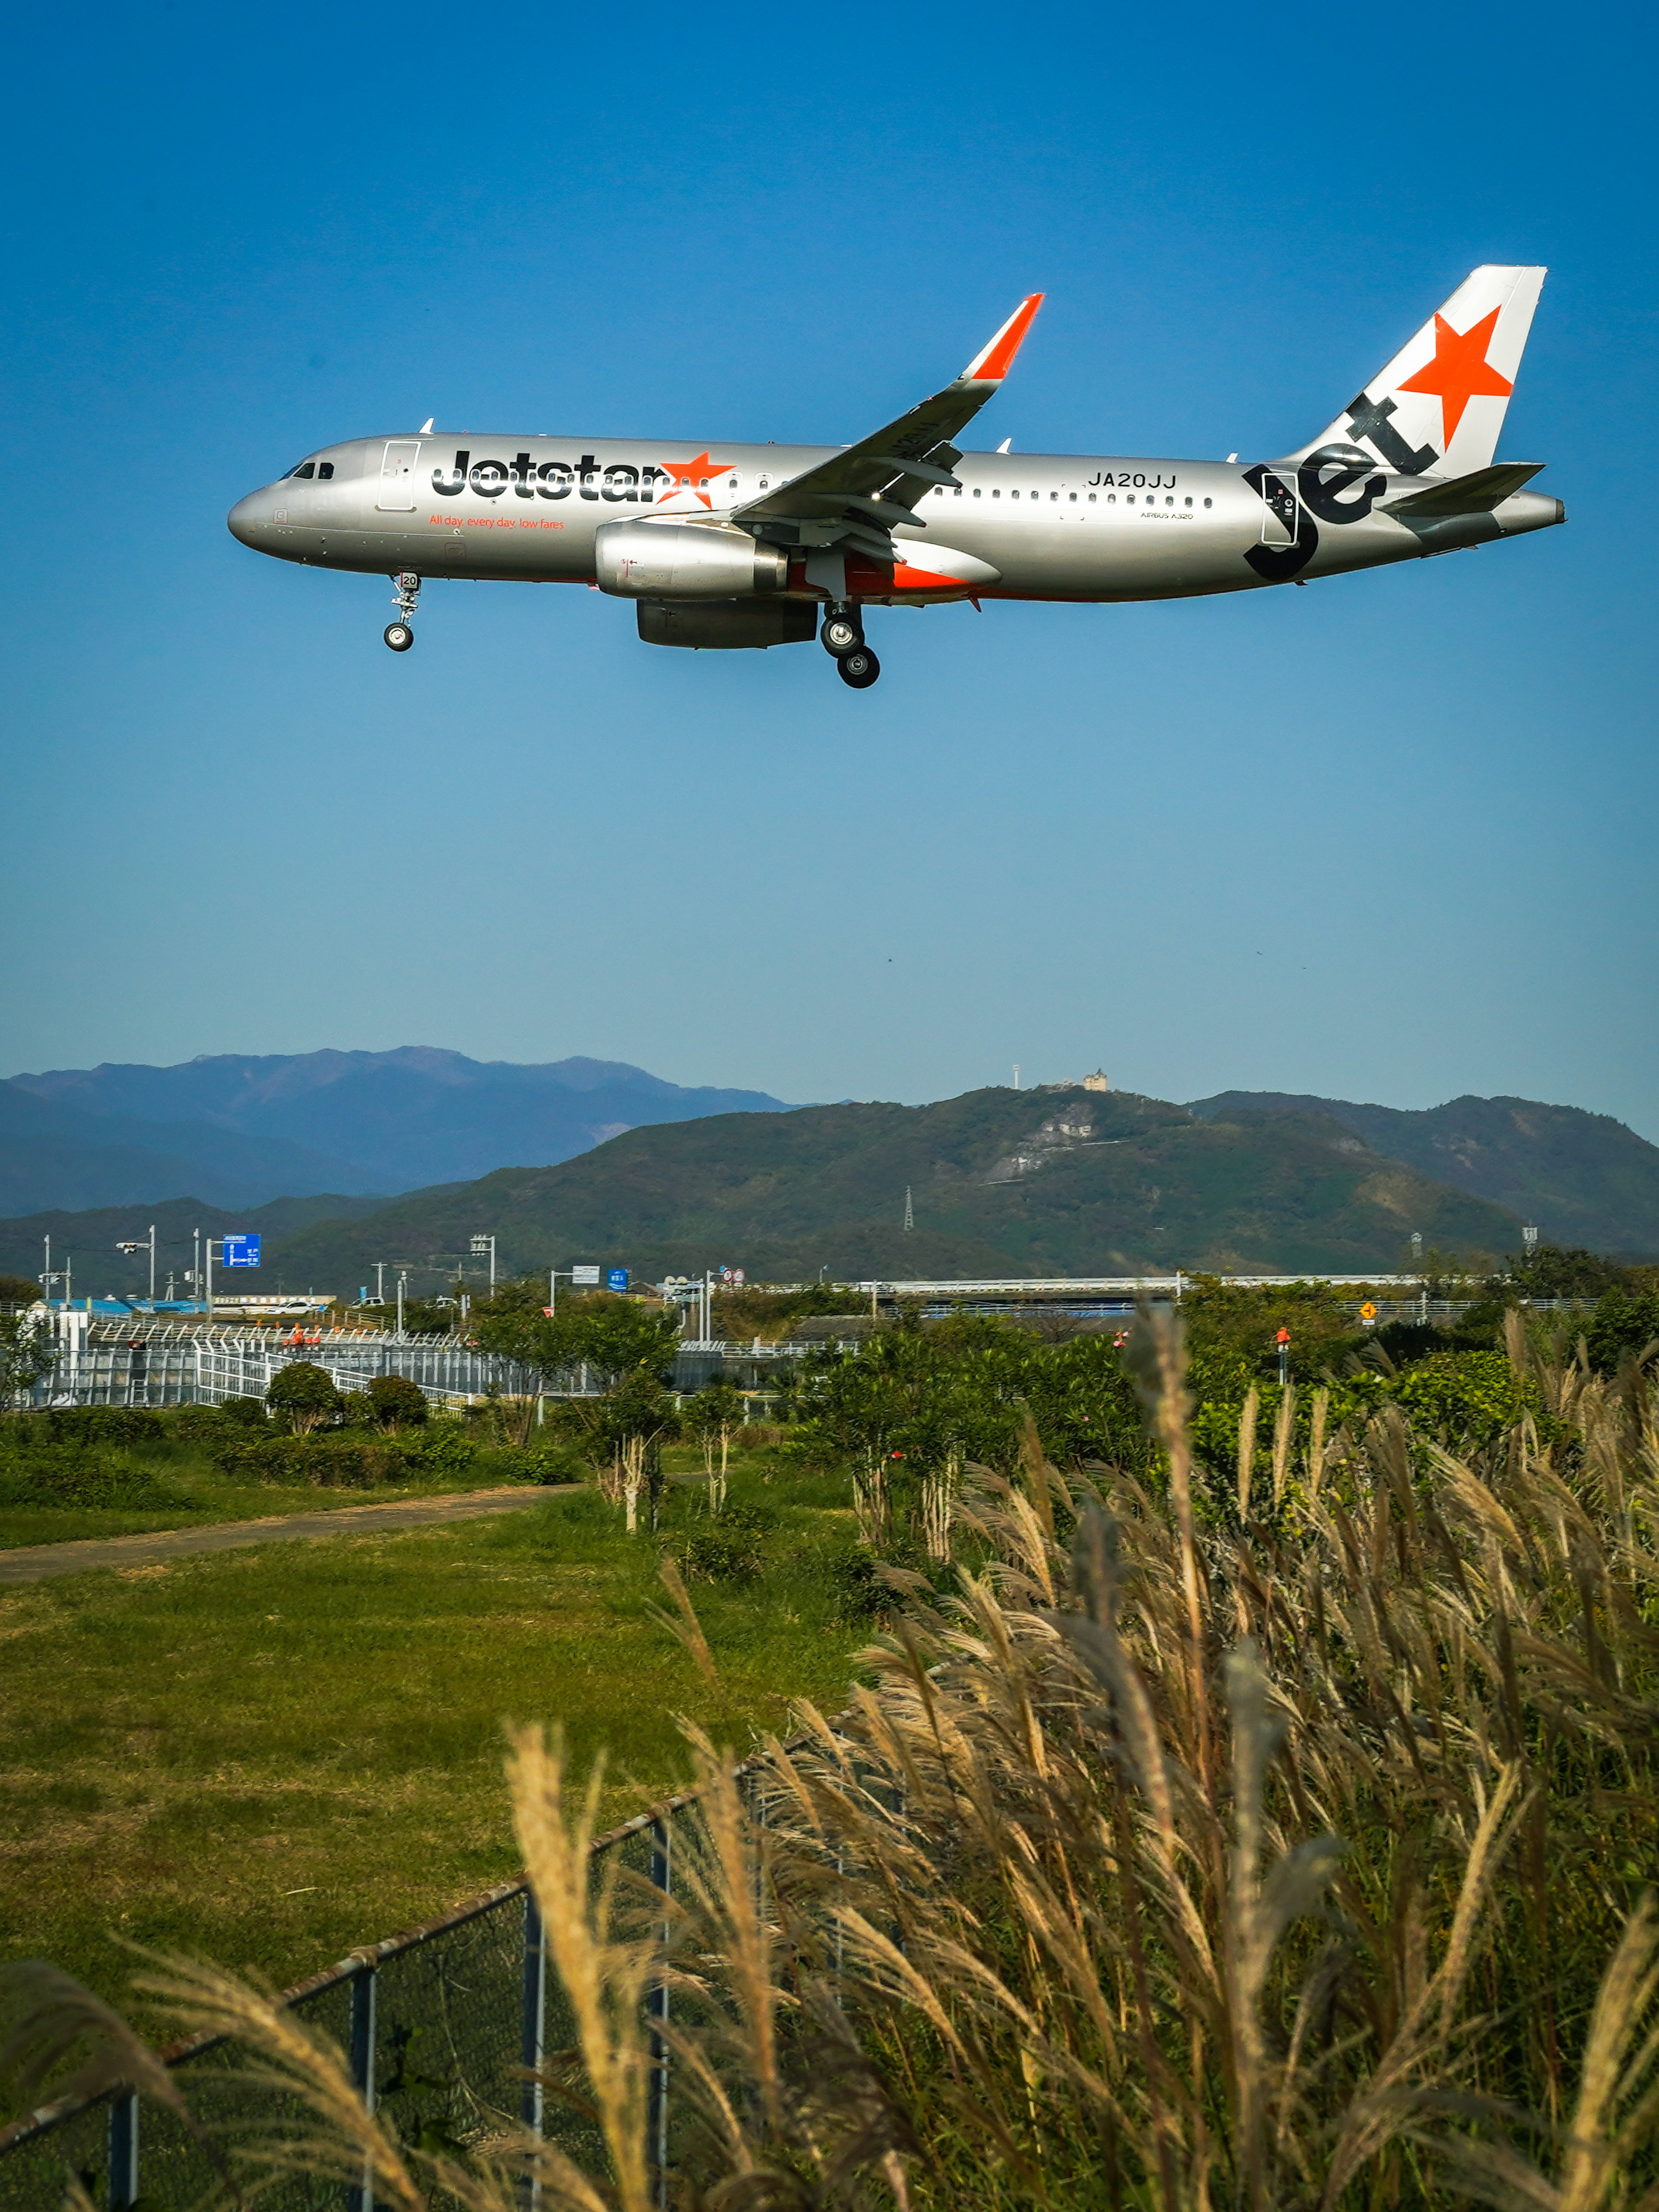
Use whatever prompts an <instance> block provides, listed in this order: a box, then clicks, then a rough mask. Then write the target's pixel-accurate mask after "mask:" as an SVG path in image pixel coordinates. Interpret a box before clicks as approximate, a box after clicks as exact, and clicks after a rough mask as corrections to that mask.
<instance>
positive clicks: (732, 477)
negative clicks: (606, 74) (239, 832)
mask: <svg viewBox="0 0 1659 2212" xmlns="http://www.w3.org/2000/svg"><path fill="white" fill-rule="evenodd" d="M1544 276H1545V271H1544V270H1542V269H1535V268H1497V267H1486V268H1480V269H1477V270H1474V272H1473V273H1472V274H1471V275H1470V276H1468V277H1467V278H1466V279H1465V281H1464V282H1463V283H1462V284H1460V285H1459V287H1458V288H1457V289H1456V291H1455V292H1454V293H1453V294H1452V295H1451V297H1450V299H1449V300H1448V301H1446V303H1445V305H1444V306H1443V307H1441V308H1439V309H1438V310H1437V312H1436V313H1434V314H1433V315H1432V316H1431V318H1430V319H1429V320H1428V321H1427V322H1426V323H1425V324H1424V325H1423V326H1422V328H1421V329H1420V330H1419V331H1417V332H1416V334H1415V335H1414V336H1413V337H1412V338H1410V339H1409V340H1408V341H1407V343H1406V344H1405V345H1404V346H1403V347H1402V348H1401V350H1400V352H1398V353H1397V354H1396V355H1395V356H1394V358H1393V360H1392V361H1390V362H1389V364H1388V366H1387V367H1386V368H1383V370H1381V371H1380V372H1379V374H1377V375H1376V377H1374V378H1373V379H1372V380H1371V381H1370V383H1369V384H1368V385H1366V386H1365V387H1364V390H1363V391H1361V392H1359V393H1358V395H1357V396H1356V397H1355V398H1353V399H1352V400H1350V401H1349V403H1348V404H1347V406H1346V407H1345V408H1344V409H1343V410H1341V412H1340V414H1339V415H1338V416H1337V417H1336V419H1335V421H1334V422H1331V423H1330V424H1329V425H1328V427H1327V428H1325V429H1324V430H1322V432H1321V433H1320V435H1318V437H1316V438H1314V439H1312V440H1310V441H1309V443H1308V444H1307V445H1305V446H1301V447H1297V450H1296V451H1295V452H1294V453H1287V454H1285V455H1284V456H1282V457H1281V458H1280V459H1278V460H1272V461H1254V462H1251V463H1249V464H1248V465H1243V466H1241V465H1239V460H1238V456H1237V453H1230V454H1229V455H1228V456H1227V459H1225V462H1224V461H1191V460H1168V459H1161V460H1160V459H1154V460H1126V459H1122V458H1121V457H1120V456H1116V455H1111V454H1086V455H1082V454H1071V453H1013V452H1012V451H1011V446H1012V441H1011V440H1005V441H1004V442H1003V443H1002V445H1000V447H998V448H997V450H996V452H995V453H964V452H963V451H961V450H959V449H958V447H957V446H956V444H955V443H954V442H953V441H954V440H955V439H957V437H958V436H959V435H961V433H962V432H963V429H965V428H966V427H967V425H968V424H969V422H971V421H972V420H973V418H974V416H975V415H977V414H978V412H979V410H980V409H981V407H982V406H984V404H985V403H986V401H987V399H989V398H992V397H993V396H994V394H995V393H996V392H998V391H999V390H1000V388H1001V386H1002V383H1003V380H1004V379H1005V378H1006V375H1007V374H1008V372H1009V370H1010V369H1011V368H1012V366H1013V362H1014V356H1015V355H1016V354H1017V353H1018V350H1019V348H1020V345H1021V343H1022V342H1023V341H1024V337H1025V334H1026V332H1027V331H1029V330H1030V326H1031V324H1032V322H1033V320H1034V319H1035V318H1036V312H1037V309H1038V308H1039V307H1041V305H1042V297H1043V295H1042V293H1041V292H1033V293H1032V294H1030V296H1029V297H1028V298H1026V299H1024V300H1023V301H1021V302H1020V304H1019V306H1018V307H1017V308H1016V309H1015V310H1014V312H1013V313H1012V315H1011V316H1010V317H1009V318H1008V319H1007V321H1006V323H1004V324H1003V325H1002V327H1001V329H1000V330H999V331H997V333H996V335H995V336H994V337H993V338H992V340H991V342H990V343H989V344H988V345H987V346H986V347H985V348H984V349H982V350H981V352H979V353H978V354H976V355H975V356H974V358H973V360H972V361H970V362H969V364H968V366H967V368H965V369H963V372H962V374H961V375H960V376H959V377H957V380H956V381H955V382H954V383H953V384H949V385H947V386H945V389H944V390H943V391H942V392H936V393H935V394H934V395H933V398H930V399H924V400H923V401H922V402H921V404H920V405H919V406H916V407H913V408H912V409H911V410H910V411H909V413H908V415H902V416H900V417H899V418H898V420H897V421H896V422H890V423H888V424H887V425H886V426H885V427H884V428H882V429H879V430H878V431H876V432H875V433H874V434H873V435H872V436H870V437H867V438H863V439H860V441H859V442H858V443H857V444H856V445H853V446H778V445H764V446H756V445H748V444H744V443H742V442H740V441H737V440H734V439H718V438H716V439H711V440H708V441H705V442H704V443H703V444H702V447H701V450H700V451H699V452H697V453H696V454H693V455H688V452H687V448H688V447H690V444H691V443H692V441H690V440H685V441H672V440H653V439H649V438H620V439H619V438H597V437H595V438H550V437H544V436H537V437H530V436H525V435H512V436H507V437H502V436H498V435H495V434H493V433H491V434H489V435H486V434H484V433H482V432H461V433H459V434H456V435H444V436H442V437H440V436H438V435H435V432H434V429H433V426H432V423H431V422H429V421H428V422H424V423H422V426H421V428H420V429H419V430H418V431H415V432H406V433H400V434H398V435H395V436H382V437H376V438H352V439H348V440H346V441H344V442H343V443H342V444H340V445H337V446H328V447H323V448H322V449H321V450H320V451H319V452H317V453H311V454H309V455H307V458H306V459H304V460H303V461H301V462H299V463H298V464H297V465H295V467H293V468H291V469H290V470H289V471H288V473H287V474H286V475H285V476H283V477H278V479H277V480H276V483H271V484H267V485H266V486H265V487H264V489H263V490H262V491H256V492H252V493H250V495H248V496H247V497H246V499H243V500H240V501H238V502H237V504H236V505H235V506H234V507H233V508H232V509H231V511H230V515H229V518H228V520H229V526H230V529H231V531H232V532H233V534H234V536H235V537H236V538H240V541H241V542H242V544H245V545H249V546H252V547H253V548H254V550H256V551H258V552H261V553H269V554H270V555H272V556H275V557H276V559H278V560H282V561H295V562H300V563H301V564H302V565H304V566H307V567H311V568H343V569H348V570H352V571H356V573H358V574H390V575H391V577H392V581H393V583H394V585H395V586H396V592H395V597H394V601H393V604H394V605H395V606H396V608H397V619H396V620H395V621H394V622H392V623H388V624H387V626H386V631H385V633H384V635H385V638H386V643H387V645H389V646H390V647H392V651H393V652H394V653H407V652H408V650H409V648H410V646H411V645H412V644H413V643H414V641H415V632H414V629H413V627H412V622H413V617H414V615H415V612H416V605H417V594H418V593H419V592H420V590H421V587H422V582H423V581H430V580H432V579H434V578H435V577H441V578H444V579H449V578H453V577H460V578H465V579H467V580H471V581H473V582H509V581H511V582H520V583H576V584H586V585H588V586H590V587H593V588H597V589H598V590H599V591H601V592H607V593H609V594H610V595H611V596H612V597H614V598H617V599H631V600H633V601H634V602H635V606H636V608H637V617H638V623H639V633H640V635H641V638H642V639H643V640H644V641H646V642H647V644H649V645H671V646H683V647H690V648H693V649H701V650H705V651H706V650H709V649H726V648H738V647H758V648H764V647H771V646H775V645H793V644H801V643H808V642H810V641H811V638H812V637H813V635H814V634H815V633H816V634H817V636H818V638H819V640H820V641H821V642H822V644H823V647H824V649H825V650H826V652H828V653H829V655H830V656H831V658H832V659H834V660H835V662H836V665H837V667H838V668H839V670H840V672H841V676H842V681H843V682H844V683H846V684H848V685H850V686H851V687H852V688H853V689H854V690H867V689H868V687H869V686H870V685H871V684H873V683H874V682H875V681H876V679H877V678H878V676H879V675H880V673H881V664H880V663H879V661H878V659H877V658H876V656H875V654H874V653H872V651H871V649H870V647H869V646H868V644H867V643H866V639H865V634H864V610H865V609H866V607H870V606H882V607H921V606H932V605H945V604H949V603H951V602H953V601H955V602H960V601H963V600H969V601H971V602H973V604H974V605H975V606H978V605H981V603H982V602H983V601H985V600H987V599H1042V600H1052V601H1064V602H1067V603H1070V604H1073V605H1103V604H1107V605H1109V604H1114V603H1120V602H1122V601H1126V600H1135V599H1193V598H1200V597H1203V596H1206V595H1207V594H1209V593H1212V592H1243V591H1256V590H1261V589H1264V588H1266V587H1267V586H1270V585H1278V584H1297V585H1302V584H1309V583H1311V582H1313V581H1314V580H1316V578H1319V577H1322V576H1334V575H1342V574H1346V573H1347V572H1348V571H1350V570H1352V569H1356V568H1382V567H1385V566H1387V565H1388V564H1389V563H1390V562H1396V561H1411V560H1419V559H1422V558H1424V557H1425V556H1429V555H1432V554H1439V553H1452V552H1457V551H1460V550H1462V549H1464V548H1465V547H1468V546H1474V545H1483V544H1491V543H1493V542H1494V541H1496V540H1498V539H1499V538H1515V537H1519V536H1521V535H1522V534H1523V533H1524V532H1527V531H1529V530H1545V529H1547V528H1549V527H1550V526H1551V525H1552V524H1554V523H1558V522H1565V520H1566V510H1565V507H1563V506H1562V504H1561V501H1559V500H1558V499H1552V498H1550V497H1548V496H1547V495H1546V494H1544V493H1541V492H1536V491H1528V490H1526V489H1524V488H1523V487H1524V486H1526V485H1527V484H1528V483H1529V482H1530V480H1531V479H1532V478H1533V477H1535V476H1536V475H1537V474H1538V472H1539V471H1540V470H1541V468H1542V467H1543V466H1544V464H1543V463H1542V462H1541V461H1505V462H1498V463H1496V464H1494V462H1493V459H1492V456H1493V454H1494V453H1495V452H1496V451H1497V447H1498V434H1499V432H1500V430H1501V429H1502V428H1503V422H1504V410H1505V408H1506V406H1507V404H1508V402H1509V396H1510V392H1511V390H1512V389H1513V387H1514V382H1515V377H1516V372H1517V370H1518V369H1519V368H1520V364H1521V353H1522V348H1523V346H1524V345H1525V344H1526V342H1527V333H1528V330H1529V329H1530V327H1531V325H1532V317H1533V310H1534V307H1536V305H1537V303H1538V295H1539V292H1540V290H1541V287H1542V284H1543V281H1544Z"/></svg>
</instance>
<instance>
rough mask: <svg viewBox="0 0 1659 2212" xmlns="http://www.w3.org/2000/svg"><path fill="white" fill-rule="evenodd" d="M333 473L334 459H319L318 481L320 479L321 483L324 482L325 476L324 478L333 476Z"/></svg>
mask: <svg viewBox="0 0 1659 2212" xmlns="http://www.w3.org/2000/svg"><path fill="white" fill-rule="evenodd" d="M333 473H334V464H333V462H332V461H319V462H318V464H317V481H318V482H319V483H321V482H322V480H323V478H324V477H331V476H332V475H333Z"/></svg>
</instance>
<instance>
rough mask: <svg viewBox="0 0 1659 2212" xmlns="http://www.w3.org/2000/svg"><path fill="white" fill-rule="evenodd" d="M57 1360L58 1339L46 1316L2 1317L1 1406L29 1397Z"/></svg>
mask: <svg viewBox="0 0 1659 2212" xmlns="http://www.w3.org/2000/svg"><path fill="white" fill-rule="evenodd" d="M57 1360H58V1340H57V1338H56V1337H55V1336H54V1335H53V1334H52V1323H51V1322H49V1321H48V1320H47V1319H46V1316H45V1315H44V1314H42V1315H39V1316H30V1315H28V1314H0V1406H9V1405H10V1404H11V1403H12V1402H13V1401H14V1400H15V1399H17V1398H27V1395H28V1394H29V1392H30V1391H32V1390H33V1388H34V1386H35V1384H36V1383H39V1382H40V1381H41V1379H42V1378H43V1377H44V1376H47V1375H50V1374H51V1372H52V1369H53V1367H54V1366H55V1365H56V1364H57Z"/></svg>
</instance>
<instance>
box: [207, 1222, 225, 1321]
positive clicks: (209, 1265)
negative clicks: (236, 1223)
mask: <svg viewBox="0 0 1659 2212" xmlns="http://www.w3.org/2000/svg"><path fill="white" fill-rule="evenodd" d="M221 1249H222V1248H221ZM206 1250H207V1317H208V1319H209V1320H210V1321H211V1320H212V1319H213V1239H212V1238H211V1237H209V1238H208V1240H207V1245H206Z"/></svg>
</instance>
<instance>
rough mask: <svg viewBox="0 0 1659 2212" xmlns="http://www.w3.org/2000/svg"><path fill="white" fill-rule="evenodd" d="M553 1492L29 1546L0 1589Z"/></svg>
mask: <svg viewBox="0 0 1659 2212" xmlns="http://www.w3.org/2000/svg"><path fill="white" fill-rule="evenodd" d="M552 1494H553V1493H552V1492H550V1490H548V1489H545V1488H544V1487H543V1486H540V1485H539V1484H538V1485H535V1486H529V1487H527V1486H526V1485H525V1484H523V1483H521V1482H515V1483H513V1484H511V1485H510V1486H508V1487H507V1488H506V1489H502V1490H467V1491H463V1492H460V1493H459V1495H454V1494H452V1495H451V1496H449V1497H447V1498H398V1499H397V1500H396V1501H395V1502H394V1503H392V1504H386V1505H340V1506H337V1507H335V1509H334V1510H332V1511H331V1512H325V1513H273V1514H270V1515H268V1516H266V1518H265V1519H264V1520H263V1521H220V1522H215V1523H214V1524H213V1526H212V1527H211V1528H157V1529H154V1530H152V1531H150V1532H149V1534H145V1535H142V1536H91V1537H83V1538H77V1539H76V1541H73V1542H70V1543H64V1544H28V1545H23V1546H20V1547H17V1548H16V1549H15V1550H13V1551H9V1552H4V1551H0V1588H4V1587H5V1585H6V1584H8V1583H38V1582H44V1581H45V1580H46V1577H47V1576H48V1575H79V1574H85V1573H86V1572H87V1571H88V1570H89V1569H90V1568H93V1567H146V1566H149V1565H152V1563H153V1562H155V1560H157V1559H182V1558H183V1557H184V1556H185V1553H187V1552H234V1551H235V1550H237V1549H239V1548H240V1547H241V1546H242V1545H244V1544H270V1543H283V1542H286V1541H290V1540H291V1539H293V1538H295V1537H298V1536H361V1535H362V1534H365V1533H368V1534H380V1532H382V1531H384V1530H387V1529H398V1528H431V1527H432V1526H433V1525H434V1524H435V1522H441V1521H478V1520H482V1519H483V1516H485V1515H486V1514H489V1513H512V1512H513V1511H515V1510H518V1509H519V1508H520V1507H521V1506H526V1505H538V1504H540V1503H541V1502H542V1500H543V1499H544V1498H547V1497H549V1496H550V1495H552Z"/></svg>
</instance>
